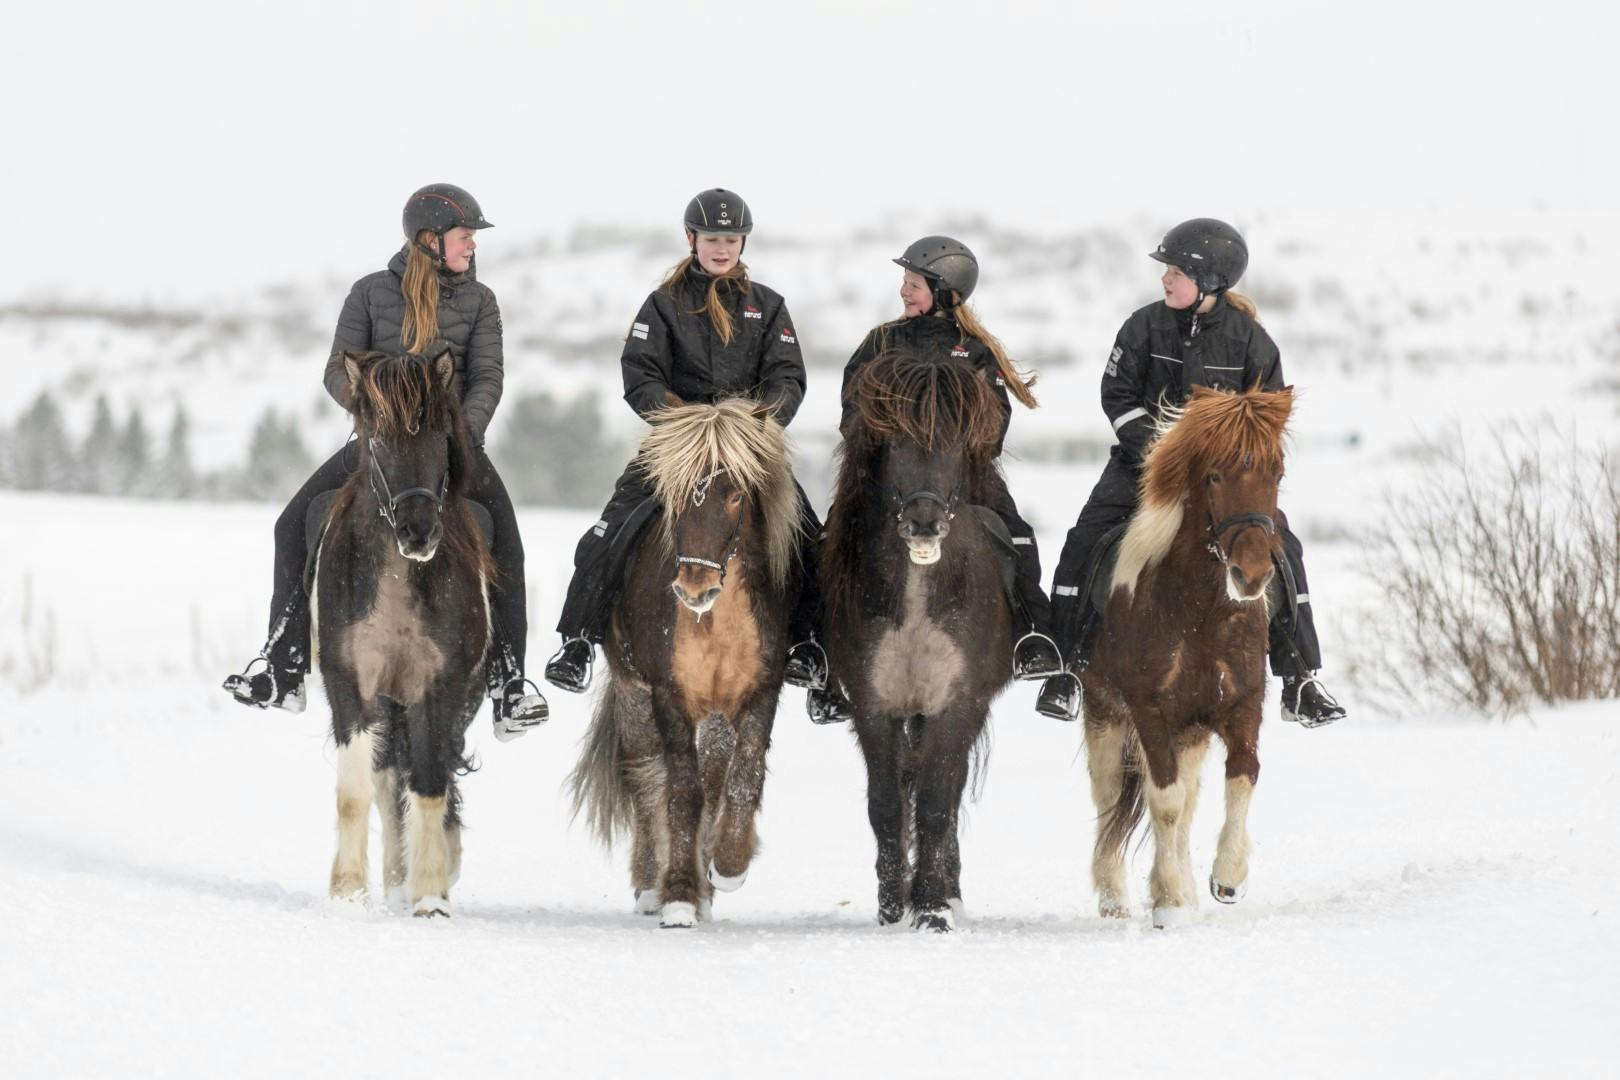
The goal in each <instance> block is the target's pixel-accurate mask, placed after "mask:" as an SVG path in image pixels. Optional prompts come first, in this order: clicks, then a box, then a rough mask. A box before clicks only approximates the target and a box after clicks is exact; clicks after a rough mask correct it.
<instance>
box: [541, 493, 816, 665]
mask: <svg viewBox="0 0 1620 1080" xmlns="http://www.w3.org/2000/svg"><path fill="white" fill-rule="evenodd" d="M794 487H795V489H797V491H798V494H799V515H800V519H801V521H800V527H801V529H802V530H803V532H802V537H801V541H800V544H801V546H800V550H799V561H800V565H801V569H802V573H801V578H800V581H801V584H800V590H799V598H798V603H797V604H796V605H795V608H794V613H793V620H792V623H791V624H790V625H789V627H788V635H789V637H790V639H791V640H793V641H802V640H804V639H805V638H806V637H809V636H810V634H811V632H812V630H813V629H814V628H815V626H816V625H817V622H818V621H819V618H820V612H821V574H820V568H819V563H818V560H817V558H816V550H817V548H816V545H817V542H818V539H819V537H820V536H821V521H820V520H819V519H818V518H817V517H816V512H815V510H813V509H812V508H811V506H810V500H809V498H808V497H806V495H805V493H804V489H803V488H801V487H799V486H798V481H794ZM652 497H653V487H652V482H651V481H649V480H648V479H647V477H646V475H645V474H644V473H643V472H642V471H641V470H640V469H639V468H637V467H636V465H635V464H634V463H632V464H631V465H629V466H628V467H627V468H626V469H625V470H624V472H623V473H622V474H620V476H619V479H618V481H617V482H616V483H615V484H614V485H613V496H612V497H611V498H610V499H608V503H607V505H606V506H604V507H603V508H602V514H601V517H600V518H598V520H597V522H596V524H594V525H592V526H591V527H590V528H589V529H587V530H585V535H584V536H581V537H580V538H579V543H578V545H576V546H575V548H574V576H573V577H572V578H571V579H569V582H568V595H567V596H566V597H565V598H564V600H563V609H562V615H561V617H559V618H558V620H557V633H559V634H561V635H562V636H563V637H564V638H584V639H585V640H586V641H589V642H591V643H592V644H595V645H600V644H601V643H602V640H603V639H604V638H605V637H607V630H608V623H609V621H610V620H611V619H612V617H613V604H614V602H615V601H616V600H618V598H619V592H620V590H621V589H622V588H623V587H624V575H625V571H626V570H627V569H628V568H629V565H630V554H631V552H633V551H634V550H635V547H636V538H637V535H638V534H639V533H640V532H641V529H640V528H638V529H635V530H626V529H625V525H626V524H627V523H628V522H629V521H630V519H631V518H632V517H634V516H636V508H637V507H638V506H640V505H641V504H642V503H643V502H646V501H647V500H648V499H651V498H652ZM658 512H661V509H660V510H659V511H658ZM648 520H651V519H650V517H644V518H642V519H641V521H642V522H643V527H644V523H645V522H646V521H648Z"/></svg>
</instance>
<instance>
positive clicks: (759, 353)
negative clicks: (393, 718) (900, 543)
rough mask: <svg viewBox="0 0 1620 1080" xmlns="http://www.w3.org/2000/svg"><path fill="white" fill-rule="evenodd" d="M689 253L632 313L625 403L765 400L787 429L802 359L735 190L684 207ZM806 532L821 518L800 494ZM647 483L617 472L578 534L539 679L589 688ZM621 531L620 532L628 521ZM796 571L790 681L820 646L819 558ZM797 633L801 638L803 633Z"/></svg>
mask: <svg viewBox="0 0 1620 1080" xmlns="http://www.w3.org/2000/svg"><path fill="white" fill-rule="evenodd" d="M685 225H686V237H687V243H688V245H689V246H690V247H691V254H690V255H689V256H688V257H687V258H686V259H684V260H682V261H681V262H680V263H679V264H678V265H676V266H675V268H674V269H673V270H671V271H670V273H669V276H668V277H666V278H665V279H664V282H663V284H661V285H659V287H658V288H657V289H655V290H654V291H653V292H652V294H651V295H650V296H648V297H647V299H646V301H645V302H644V303H643V304H642V305H641V310H640V311H639V312H637V313H636V318H635V322H634V323H632V324H631V328H630V336H629V337H627V338H626V339H625V343H624V352H623V354H622V355H621V356H620V357H619V366H620V368H621V370H622V372H623V375H624V400H625V401H626V402H627V403H629V405H630V407H631V408H632V409H634V410H635V411H636V412H637V413H638V414H640V415H643V416H644V415H646V414H647V413H649V412H651V411H652V410H654V409H658V408H661V407H662V406H665V405H680V404H693V403H704V404H707V403H711V402H714V401H716V400H719V399H720V398H725V397H734V396H739V395H740V396H747V397H751V398H755V399H756V400H759V401H761V402H764V403H766V404H769V405H771V406H772V407H773V408H774V409H775V410H776V419H777V420H778V421H779V422H780V423H781V424H782V425H783V426H784V427H785V426H787V424H789V423H790V422H791V421H792V420H793V415H794V413H796V412H798V410H799V403H800V402H801V401H803V400H804V359H803V357H802V356H801V355H800V352H799V339H798V335H797V333H796V332H795V331H794V329H793V320H792V319H791V318H789V317H788V310H787V305H786V304H785V303H784V302H783V300H782V297H780V296H779V295H777V294H776V293H775V292H773V291H771V290H770V289H768V288H766V287H765V286H763V285H761V284H759V283H758V282H757V281H754V280H752V279H751V278H750V277H749V276H748V268H747V266H745V265H744V264H743V262H742V253H743V248H744V247H745V246H746V245H747V242H748V241H747V236H748V234H749V233H750V232H752V231H753V228H754V219H753V214H752V213H751V212H750V211H749V209H748V204H747V203H745V202H744V201H743V199H742V197H741V196H739V195H737V194H736V193H735V192H732V191H727V190H725V189H724V188H712V189H710V190H708V191H704V192H702V193H700V194H699V195H697V196H696V197H695V198H693V199H692V201H691V202H690V203H688V204H687V208H686V216H685ZM799 506H800V513H801V515H802V517H803V519H804V520H803V526H804V529H805V535H806V536H807V537H810V538H814V537H815V536H817V535H818V534H819V533H820V532H821V524H820V522H819V521H817V520H816V517H815V514H814V512H812V511H811V509H810V505H809V502H808V500H807V499H805V497H804V492H803V490H802V489H801V490H800V492H799ZM658 509H659V508H658V506H657V503H656V502H655V501H654V500H653V489H652V484H651V482H650V481H649V480H648V478H647V477H646V476H645V475H644V474H643V473H642V472H641V470H640V469H639V468H638V467H637V466H636V465H635V464H633V463H632V464H631V465H630V466H629V467H628V468H627V469H625V471H624V474H623V475H622V476H620V477H619V480H618V483H617V484H616V485H615V486H614V490H613V497H612V498H611V499H609V500H608V504H607V506H606V507H605V508H604V509H603V510H602V516H601V519H600V520H598V521H597V522H596V524H595V525H593V526H592V527H591V528H590V529H589V530H587V531H586V533H585V535H584V536H582V537H581V538H580V541H579V545H578V547H577V548H576V549H575V552H574V576H573V578H572V580H570V581H569V583H568V595H567V598H566V600H565V601H564V603H563V610H562V616H561V618H560V619H559V620H558V622H557V632H558V633H559V634H561V635H562V638H563V644H562V648H561V649H560V650H559V651H558V652H557V655H555V656H553V657H552V658H551V660H550V662H549V663H547V664H546V679H547V680H548V681H549V682H551V683H552V684H554V685H556V686H559V687H561V688H562V689H564V690H570V691H574V692H576V693H577V692H580V691H583V690H584V689H585V688H586V687H587V686H588V685H589V684H590V669H591V657H592V651H593V649H592V647H593V646H594V645H597V644H600V643H601V642H602V640H603V638H604V637H605V636H606V634H607V628H608V620H609V618H610V617H611V615H612V612H613V603H614V600H615V599H616V598H617V596H618V591H619V587H620V585H621V584H622V581H623V577H624V569H625V566H626V565H627V563H628V561H629V555H630V552H631V549H632V548H633V546H634V545H633V541H634V539H635V537H636V536H637V535H638V534H639V531H640V529H641V526H642V525H643V524H644V523H645V522H646V520H647V519H648V518H649V517H650V516H651V515H652V514H653V513H655V512H657V510H658ZM627 526H628V527H627ZM800 561H801V563H802V564H803V566H804V569H805V574H804V578H805V581H804V587H803V589H802V594H803V599H802V600H801V602H800V605H799V609H798V613H797V614H796V615H795V617H794V619H793V624H794V625H792V626H790V627H789V631H790V634H792V635H793V639H794V640H795V641H798V642H799V643H798V644H796V645H794V646H793V648H792V649H791V650H790V651H789V654H788V669H787V670H788V678H789V681H793V682H800V683H801V684H802V682H803V680H805V679H806V678H815V677H819V675H818V672H824V671H825V667H826V665H825V661H824V660H822V661H820V663H819V665H818V664H817V659H816V655H815V654H817V653H818V652H819V647H817V646H815V645H814V643H813V642H811V641H808V640H805V638H807V637H808V633H809V627H810V625H812V624H813V621H814V620H813V616H812V615H811V614H810V612H812V611H813V609H814V607H815V599H816V596H817V595H818V594H817V591H816V588H815V574H814V571H815V565H814V563H815V560H813V559H801V560H800ZM801 635H802V637H801Z"/></svg>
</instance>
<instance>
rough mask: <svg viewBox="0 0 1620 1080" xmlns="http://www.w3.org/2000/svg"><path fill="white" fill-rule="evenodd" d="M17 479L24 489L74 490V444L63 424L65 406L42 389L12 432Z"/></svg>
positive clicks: (15, 479) (20, 486)
mask: <svg viewBox="0 0 1620 1080" xmlns="http://www.w3.org/2000/svg"><path fill="white" fill-rule="evenodd" d="M11 460H12V474H13V481H14V483H15V484H16V485H17V487H18V489H19V490H22V491H71V490H73V488H74V474H75V470H74V465H73V448H72V447H71V446H70V445H69V443H68V437H67V429H66V428H64V427H63V426H62V410H61V409H59V408H57V407H56V401H55V400H54V399H53V398H52V397H51V395H50V393H49V391H41V392H40V395H39V397H37V398H35V399H34V403H33V404H32V405H30V406H29V407H28V411H27V412H25V413H23V414H22V416H20V417H19V418H18V419H17V427H16V429H15V431H14V432H13V433H12V458H11Z"/></svg>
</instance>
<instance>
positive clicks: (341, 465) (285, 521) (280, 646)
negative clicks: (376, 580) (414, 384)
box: [263, 443, 529, 674]
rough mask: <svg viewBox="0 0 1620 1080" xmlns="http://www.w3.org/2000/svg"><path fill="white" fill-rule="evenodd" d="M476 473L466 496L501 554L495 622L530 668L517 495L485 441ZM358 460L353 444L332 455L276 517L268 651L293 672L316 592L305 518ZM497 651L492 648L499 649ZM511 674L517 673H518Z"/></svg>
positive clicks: (500, 638)
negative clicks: (488, 524) (486, 519)
mask: <svg viewBox="0 0 1620 1080" xmlns="http://www.w3.org/2000/svg"><path fill="white" fill-rule="evenodd" d="M474 458H475V461H474V472H473V480H472V484H471V485H470V486H469V488H468V490H467V497H468V498H470V499H472V500H473V501H474V502H477V503H482V504H483V506H484V508H485V509H487V510H488V511H489V514H490V517H491V518H492V519H493V520H494V523H495V543H494V547H493V550H492V551H491V554H492V555H493V556H494V558H495V568H496V573H497V577H498V580H497V581H496V582H494V583H492V585H491V588H490V591H489V599H490V608H491V611H490V621H491V622H492V623H493V624H494V627H495V638H496V642H497V645H498V647H499V646H504V647H505V650H506V652H507V653H508V654H509V655H510V656H511V658H512V660H513V662H514V663H515V664H516V667H517V670H518V671H521V670H522V669H523V659H524V646H525V643H526V642H527V640H528V636H529V630H528V608H527V603H526V600H527V597H526V591H525V588H524V581H523V537H522V535H521V534H520V533H519V531H518V523H517V512H516V511H515V510H514V509H513V507H512V498H511V496H510V495H508V494H507V493H506V485H505V484H503V483H501V478H500V474H498V473H497V472H496V471H495V466H494V465H492V464H491V463H490V460H489V458H488V456H486V455H485V453H484V450H483V448H482V447H478V448H476V449H475V450H474ZM358 464H359V452H358V451H357V450H356V449H355V447H354V444H353V443H350V444H348V445H346V446H345V447H344V448H343V449H342V450H339V451H338V452H337V453H335V454H333V455H332V456H331V457H330V458H328V459H327V460H326V461H325V462H324V463H323V464H322V465H321V467H320V468H318V469H316V470H315V472H314V474H313V475H311V476H310V478H309V479H308V480H306V481H304V486H303V487H301V488H299V489H298V492H297V494H295V495H294V496H293V497H292V500H291V501H290V502H288V503H287V507H286V509H284V510H283V511H282V512H281V516H280V517H278V518H276V556H275V576H274V579H273V581H272V584H271V589H270V636H269V640H268V641H267V642H266V643H265V646H264V650H263V656H264V657H265V659H267V660H269V661H270V662H271V663H273V664H275V665H276V666H277V667H281V668H286V669H291V670H293V671H308V670H309V655H310V652H309V597H308V596H307V595H306V594H305V593H304V565H305V562H306V561H307V559H308V555H309V551H308V547H307V545H306V541H305V537H306V535H307V533H306V532H305V526H306V521H307V519H308V517H309V504H310V503H311V502H313V501H314V500H315V497H316V496H317V495H320V494H321V493H322V492H325V491H333V490H335V489H337V488H340V487H342V486H343V482H344V481H345V480H347V479H348V478H349V474H350V473H351V472H353V471H354V469H355V467H356V466H357V465H358ZM496 651H498V650H492V652H496ZM512 674H515V672H513V673H512Z"/></svg>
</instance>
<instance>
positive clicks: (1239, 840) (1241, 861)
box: [1209, 776, 1254, 904]
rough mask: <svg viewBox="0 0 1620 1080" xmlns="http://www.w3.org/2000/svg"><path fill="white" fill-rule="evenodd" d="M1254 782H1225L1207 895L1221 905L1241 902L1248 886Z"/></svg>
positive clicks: (1239, 779)
mask: <svg viewBox="0 0 1620 1080" xmlns="http://www.w3.org/2000/svg"><path fill="white" fill-rule="evenodd" d="M1253 796H1254V782H1253V781H1251V780H1250V779H1249V778H1248V777H1247V776H1230V777H1227V780H1226V824H1225V825H1224V826H1222V828H1221V837H1220V840H1219V841H1217V843H1216V847H1215V868H1214V870H1213V871H1212V872H1211V873H1210V875H1209V891H1210V893H1211V894H1212V895H1214V897H1215V899H1217V900H1219V901H1220V902H1221V903H1223V904H1235V903H1237V902H1238V901H1239V900H1241V899H1243V894H1244V893H1245V892H1246V891H1247V890H1248V884H1249V800H1250V799H1251V798H1252V797H1253Z"/></svg>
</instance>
